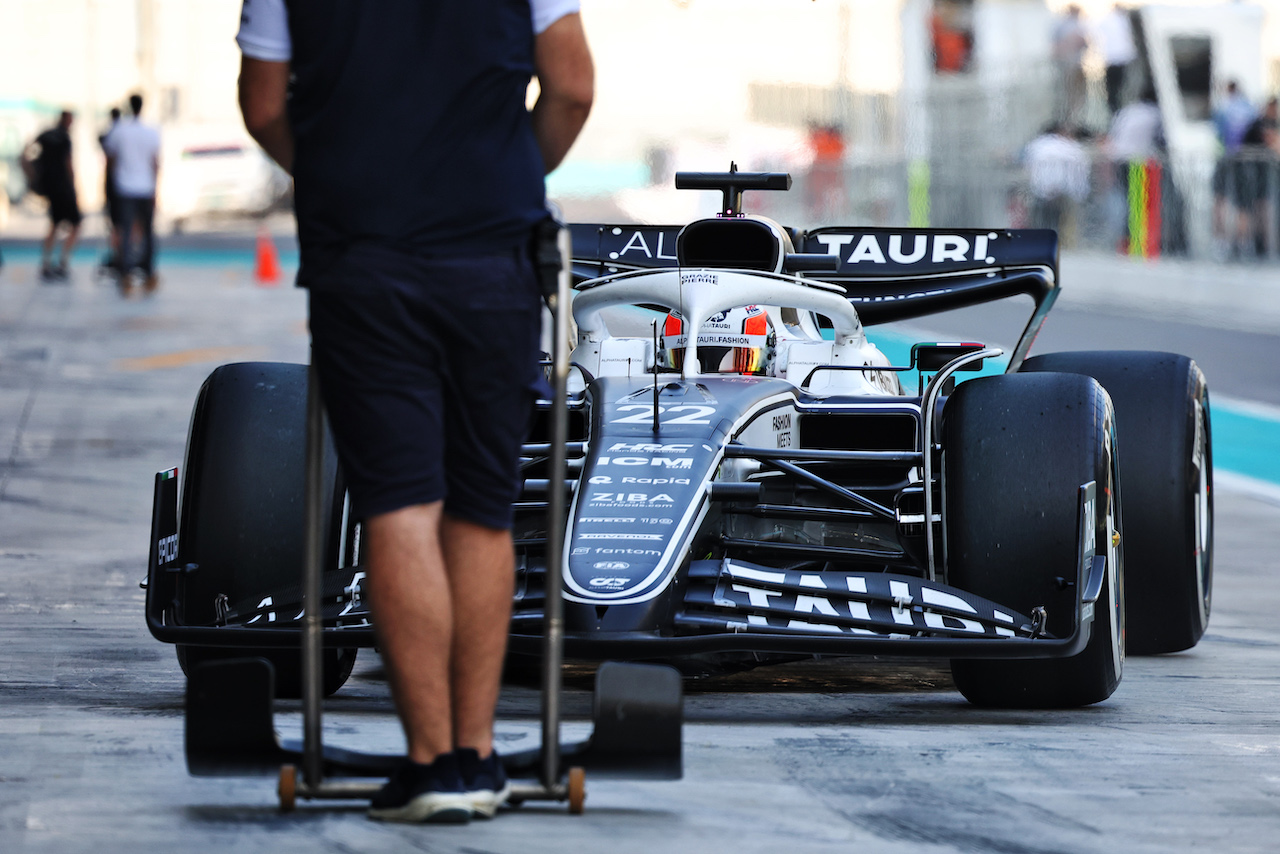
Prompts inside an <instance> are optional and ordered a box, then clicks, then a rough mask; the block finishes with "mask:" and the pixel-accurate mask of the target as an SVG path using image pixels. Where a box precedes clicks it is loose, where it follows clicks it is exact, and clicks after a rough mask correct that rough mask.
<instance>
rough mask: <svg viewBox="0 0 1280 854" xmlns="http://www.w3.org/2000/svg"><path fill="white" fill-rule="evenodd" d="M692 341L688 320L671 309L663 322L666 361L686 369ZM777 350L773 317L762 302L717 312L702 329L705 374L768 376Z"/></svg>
mask: <svg viewBox="0 0 1280 854" xmlns="http://www.w3.org/2000/svg"><path fill="white" fill-rule="evenodd" d="M688 343H689V338H688V324H687V323H685V320H684V318H683V317H681V316H680V314H679V312H675V311H673V312H671V313H670V314H668V315H667V319H666V322H665V323H663V326H662V354H661V356H662V364H663V365H664V366H665V367H667V368H670V369H672V370H677V371H678V370H682V369H683V368H684V351H685V348H686V347H687V346H688ZM773 350H774V333H773V321H771V320H770V319H769V314H768V312H766V311H765V310H764V309H762V308H760V307H759V306H754V305H748V306H744V307H742V308H735V309H730V310H728V311H722V312H719V313H718V314H713V315H712V316H711V317H709V318H707V321H706V322H705V323H703V324H702V328H701V329H699V330H698V366H699V371H700V372H701V373H704V374H742V375H745V376H766V375H767V374H768V372H769V369H770V368H771V367H772V366H773Z"/></svg>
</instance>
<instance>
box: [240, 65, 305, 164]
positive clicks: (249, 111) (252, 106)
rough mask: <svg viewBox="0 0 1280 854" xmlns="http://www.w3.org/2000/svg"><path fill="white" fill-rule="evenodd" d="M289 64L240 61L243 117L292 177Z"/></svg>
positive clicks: (261, 142) (247, 128)
mask: <svg viewBox="0 0 1280 854" xmlns="http://www.w3.org/2000/svg"><path fill="white" fill-rule="evenodd" d="M288 92H289V63H287V62H267V61H266V60H262V59H253V58H252V57H248V56H242V57H241V58H240V115H241V116H243V117H244V126H245V129H246V130H248V131H249V136H251V137H253V138H254V139H255V140H256V141H257V143H258V145H261V146H262V147H263V149H264V150H265V151H266V152H267V154H269V155H271V159H273V160H275V162H277V163H279V164H280V166H281V168H283V169H284V171H286V172H288V173H289V174H290V175H292V174H293V129H292V128H290V127H289V114H288V111H287V109H286V104H287V96H288Z"/></svg>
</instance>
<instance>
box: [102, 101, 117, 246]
mask: <svg viewBox="0 0 1280 854" xmlns="http://www.w3.org/2000/svg"><path fill="white" fill-rule="evenodd" d="M119 123H120V108H119V107H112V108H111V123H110V124H109V125H107V129H106V130H105V131H103V132H102V133H101V134H99V135H98V145H99V146H101V148H102V153H103V155H105V156H106V160H107V162H106V168H105V169H103V176H104V179H103V188H102V190H103V195H102V197H103V199H105V209H106V215H107V257H106V258H104V259H103V261H102V267H103V268H104V269H106V270H114V269H115V268H116V267H117V266H119V261H118V259H119V255H120V197H119V195H117V194H116V180H115V174H114V172H115V170H114V169H112V168H111V156H110V155H109V154H107V137H108V136H110V135H111V132H112V131H113V130H115V129H116V125H117V124H119Z"/></svg>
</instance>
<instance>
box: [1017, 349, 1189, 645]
mask: <svg viewBox="0 0 1280 854" xmlns="http://www.w3.org/2000/svg"><path fill="white" fill-rule="evenodd" d="M1021 370H1022V371H1023V372H1032V371H1060V372H1067V373H1075V374H1084V375H1086V376H1090V377H1093V378H1094V379H1096V380H1097V381H1098V382H1100V383H1102V386H1103V387H1104V388H1105V389H1106V390H1107V393H1108V394H1109V395H1110V396H1111V400H1112V401H1113V403H1114V405H1115V409H1116V437H1117V441H1118V443H1119V447H1120V461H1121V477H1122V478H1123V482H1124V492H1125V499H1126V504H1125V506H1126V508H1127V510H1126V515H1125V532H1124V533H1125V545H1126V549H1125V555H1126V564H1125V584H1126V585H1127V588H1126V593H1127V595H1128V599H1127V606H1128V613H1127V615H1126V620H1127V623H1128V638H1127V642H1128V649H1129V651H1130V652H1132V653H1135V654H1137V655H1152V654H1155V653H1164V652H1178V651H1180V650H1184V649H1190V648H1191V647H1193V646H1195V645H1196V644H1197V643H1198V642H1199V641H1200V638H1201V637H1202V636H1203V635H1204V632H1205V629H1206V628H1207V627H1208V625H1209V608H1210V605H1211V601H1212V595H1213V492H1212V485H1213V442H1212V438H1211V435H1210V425H1209V388H1208V385H1207V384H1206V382H1205V378H1204V374H1203V373H1201V371H1200V368H1199V367H1198V366H1197V365H1196V363H1195V362H1194V361H1192V360H1191V359H1189V358H1187V357H1186V356H1179V355H1175V354H1173V353H1150V352H1141V351H1123V350H1121V351H1102V352H1081V353H1049V354H1047V355H1044V356H1037V357H1036V358H1034V359H1028V360H1027V361H1026V362H1025V363H1024V364H1023V366H1022V368H1021Z"/></svg>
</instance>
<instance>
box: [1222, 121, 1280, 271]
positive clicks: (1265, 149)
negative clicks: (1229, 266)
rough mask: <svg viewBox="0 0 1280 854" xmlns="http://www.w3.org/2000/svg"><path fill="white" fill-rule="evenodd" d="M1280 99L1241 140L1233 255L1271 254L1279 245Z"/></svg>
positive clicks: (1235, 180)
mask: <svg viewBox="0 0 1280 854" xmlns="http://www.w3.org/2000/svg"><path fill="white" fill-rule="evenodd" d="M1278 124H1280V102H1277V100H1276V98H1275V97H1274V96H1273V97H1271V98H1269V99H1267V103H1266V106H1265V107H1263V109H1262V113H1261V114H1260V115H1259V116H1258V117H1257V118H1255V119H1254V120H1253V122H1251V123H1250V125H1249V129H1248V130H1246V131H1245V132H1244V136H1243V137H1241V139H1240V148H1239V150H1238V151H1237V152H1236V157H1235V164H1236V166H1235V169H1234V170H1233V172H1234V174H1233V178H1234V183H1235V188H1236V210H1237V216H1236V221H1235V224H1236V231H1235V233H1234V234H1233V235H1232V240H1231V244H1230V246H1229V247H1228V251H1229V257H1231V258H1250V257H1257V256H1260V255H1266V254H1270V253H1271V252H1272V251H1273V250H1274V249H1275V248H1276V235H1275V224H1276V216H1275V210H1274V208H1275V204H1276V199H1275V188H1274V187H1273V186H1272V185H1273V184H1275V183H1276V182H1277V181H1280V157H1278V155H1280V130H1278V129H1277V127H1278Z"/></svg>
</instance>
